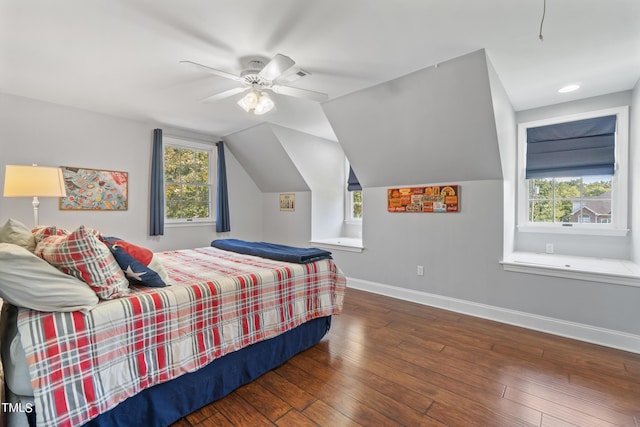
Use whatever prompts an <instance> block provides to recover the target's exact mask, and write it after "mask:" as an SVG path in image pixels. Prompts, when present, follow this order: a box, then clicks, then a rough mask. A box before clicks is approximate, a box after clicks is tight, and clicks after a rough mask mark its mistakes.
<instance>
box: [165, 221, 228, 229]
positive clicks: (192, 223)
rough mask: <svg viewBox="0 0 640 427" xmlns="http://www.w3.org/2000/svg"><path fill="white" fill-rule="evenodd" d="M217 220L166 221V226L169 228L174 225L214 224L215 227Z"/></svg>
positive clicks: (198, 225)
mask: <svg viewBox="0 0 640 427" xmlns="http://www.w3.org/2000/svg"><path fill="white" fill-rule="evenodd" d="M215 225H216V222H215V221H184V222H166V221H165V223H164V226H165V227H167V228H174V227H202V226H213V227H215Z"/></svg>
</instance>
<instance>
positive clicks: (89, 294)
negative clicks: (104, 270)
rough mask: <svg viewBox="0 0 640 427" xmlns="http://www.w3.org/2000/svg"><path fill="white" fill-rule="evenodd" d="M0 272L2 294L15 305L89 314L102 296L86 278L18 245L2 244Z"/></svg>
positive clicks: (40, 309)
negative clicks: (64, 270)
mask: <svg viewBox="0 0 640 427" xmlns="http://www.w3.org/2000/svg"><path fill="white" fill-rule="evenodd" d="M0 271H2V274H0V297H1V298H3V299H5V300H7V301H8V302H10V303H11V304H13V305H15V306H19V307H26V308H30V309H32V310H38V311H77V310H79V311H82V312H85V313H86V312H88V311H90V310H91V309H92V308H94V307H95V306H96V304H98V296H97V295H96V293H95V292H94V291H93V290H92V289H91V288H90V287H89V286H88V285H87V284H86V283H84V282H83V281H82V280H79V279H76V278H75V277H72V276H69V275H67V274H64V273H63V272H61V271H60V270H58V269H57V268H55V267H54V266H52V265H50V264H49V263H48V262H47V261H45V260H43V259H41V258H38V257H37V256H36V255H34V254H32V253H31V252H29V251H28V250H27V249H25V248H23V247H20V246H18V245H14V244H11V243H0Z"/></svg>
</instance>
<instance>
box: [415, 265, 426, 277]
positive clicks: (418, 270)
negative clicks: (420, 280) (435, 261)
mask: <svg viewBox="0 0 640 427" xmlns="http://www.w3.org/2000/svg"><path fill="white" fill-rule="evenodd" d="M416 274H417V275H418V276H424V267H423V266H421V265H419V266H418V269H417V270H416Z"/></svg>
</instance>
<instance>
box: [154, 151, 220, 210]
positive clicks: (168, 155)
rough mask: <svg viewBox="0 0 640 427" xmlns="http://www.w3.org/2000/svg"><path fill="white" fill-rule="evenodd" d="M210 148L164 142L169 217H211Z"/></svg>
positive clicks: (166, 200)
mask: <svg viewBox="0 0 640 427" xmlns="http://www.w3.org/2000/svg"><path fill="white" fill-rule="evenodd" d="M210 157H211V151H207V150H206V149H196V148H187V147H176V146H169V145H167V146H165V152H164V162H165V165H164V167H165V170H164V172H165V204H166V211H165V212H166V218H169V219H189V218H210V213H211V212H210V211H211V189H210V188H211V184H212V183H211V181H210V180H211V176H210V175H211V174H210V173H209V166H210V161H211V160H210Z"/></svg>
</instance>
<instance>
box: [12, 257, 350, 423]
mask: <svg viewBox="0 0 640 427" xmlns="http://www.w3.org/2000/svg"><path fill="white" fill-rule="evenodd" d="M159 256H160V258H161V260H162V262H163V265H164V267H165V269H166V270H167V272H168V274H169V276H170V282H169V283H170V284H171V285H172V286H169V287H166V288H141V287H135V288H134V289H133V291H132V293H131V294H130V295H127V296H126V297H124V298H120V299H116V300H111V301H103V302H101V303H100V304H98V306H97V307H96V308H95V309H93V310H92V311H91V312H90V313H89V314H88V315H83V314H81V313H80V312H73V313H42V312H37V311H32V310H28V309H21V311H20V315H19V318H18V328H19V331H20V334H21V339H22V344H23V346H24V348H25V352H26V354H27V361H28V363H29V373H30V376H31V384H32V386H33V389H34V397H35V405H36V414H37V425H38V426H75V425H80V424H83V423H85V422H87V421H88V420H90V419H91V418H94V417H96V416H97V415H98V414H100V413H102V412H105V411H107V410H109V409H111V408H113V407H114V406H116V405H117V404H118V403H119V402H121V401H123V400H124V399H126V398H127V397H129V396H132V395H134V394H136V393H137V392H139V391H141V390H143V389H145V388H147V387H150V386H152V385H155V384H158V383H162V382H165V381H168V380H170V379H172V378H175V377H178V376H180V375H182V374H184V373H186V372H191V371H195V370H197V369H198V368H200V367H202V366H204V365H206V364H207V363H209V362H210V361H212V360H213V359H215V358H218V357H220V356H223V355H225V354H227V353H230V352H232V351H235V350H238V349H240V348H242V347H245V346H247V345H250V344H253V343H255V342H258V341H261V340H264V339H268V338H270V337H273V336H276V335H278V334H280V333H282V332H285V331H287V330H290V329H292V328H294V327H296V326H298V325H300V324H302V323H304V322H306V321H308V320H311V319H313V318H316V317H321V316H327V315H332V314H336V313H339V312H340V311H341V310H342V302H343V297H344V288H345V284H346V281H345V278H344V275H343V274H342V272H341V271H340V270H339V269H338V267H337V266H336V265H335V264H334V263H333V261H332V260H330V259H329V260H322V261H317V262H314V263H310V264H291V263H284V262H278V261H272V260H267V259H263V258H258V257H253V256H247V255H240V254H236V253H232V252H227V251H222V250H219V249H216V248H210V247H208V248H199V249H191V250H180V251H173V252H164V253H161V254H159Z"/></svg>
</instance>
